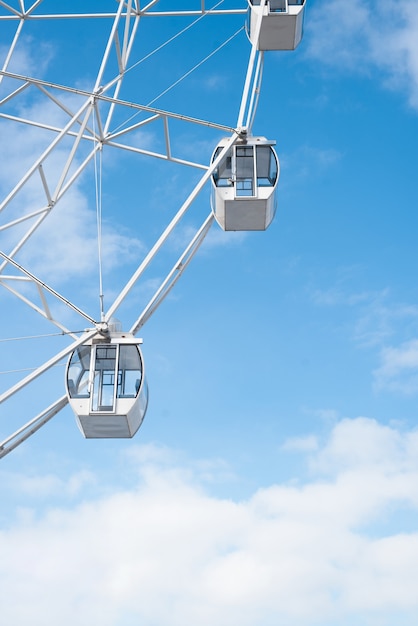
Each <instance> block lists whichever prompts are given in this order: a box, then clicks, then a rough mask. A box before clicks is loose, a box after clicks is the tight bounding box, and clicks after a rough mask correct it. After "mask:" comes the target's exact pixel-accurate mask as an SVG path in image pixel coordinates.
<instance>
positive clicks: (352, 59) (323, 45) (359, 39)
mask: <svg viewBox="0 0 418 626" xmlns="http://www.w3.org/2000/svg"><path fill="white" fill-rule="evenodd" d="M308 18H309V19H307V30H309V37H306V44H305V45H306V46H307V48H308V53H309V55H310V56H312V57H313V58H315V59H317V60H320V61H321V62H322V63H324V64H326V65H328V66H336V67H338V68H341V69H349V70H350V71H353V72H356V73H366V74H368V73H370V74H371V73H372V72H375V70H376V69H377V70H380V71H381V72H383V82H384V83H385V84H386V86H388V87H390V88H396V89H402V90H403V91H405V92H407V94H408V96H409V101H410V104H411V105H412V106H414V107H418V15H417V11H416V1H415V0H404V2H397V1H396V0H369V1H368V2H365V1H364V0H351V1H350V2H346V1H345V0H330V1H329V2H327V3H326V6H324V5H323V4H322V3H317V5H316V6H315V8H312V10H311V11H309V15H308Z"/></svg>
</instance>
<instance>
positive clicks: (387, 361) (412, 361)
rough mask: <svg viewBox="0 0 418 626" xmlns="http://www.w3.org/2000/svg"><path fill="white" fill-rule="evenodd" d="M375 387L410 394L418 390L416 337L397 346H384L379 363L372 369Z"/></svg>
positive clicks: (417, 346) (417, 341)
mask: <svg viewBox="0 0 418 626" xmlns="http://www.w3.org/2000/svg"><path fill="white" fill-rule="evenodd" d="M374 378H375V385H376V388H377V389H390V390H392V391H400V392H402V393H406V394H411V393H416V392H417V391H418V339H413V340H411V341H407V342H405V343H403V344H402V345H400V346H399V347H397V348H394V347H388V348H384V349H383V350H382V352H381V364H380V366H379V367H378V368H377V369H376V370H375V371H374Z"/></svg>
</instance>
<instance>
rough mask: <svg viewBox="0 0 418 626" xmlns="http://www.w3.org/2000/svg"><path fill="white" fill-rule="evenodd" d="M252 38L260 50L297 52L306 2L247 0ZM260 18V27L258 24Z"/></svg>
mask: <svg viewBox="0 0 418 626" xmlns="http://www.w3.org/2000/svg"><path fill="white" fill-rule="evenodd" d="M248 1H249V4H250V15H249V27H248V30H249V38H250V40H251V42H252V43H256V45H257V49H258V50H263V51H267V50H295V48H297V47H298V45H299V44H300V42H301V40H302V36H303V19H304V13H305V6H306V1H305V0H267V2H266V4H265V6H263V5H262V3H263V2H264V0H261V2H260V0H258V1H257V0H248ZM260 17H261V25H260V28H258V22H259V19H260Z"/></svg>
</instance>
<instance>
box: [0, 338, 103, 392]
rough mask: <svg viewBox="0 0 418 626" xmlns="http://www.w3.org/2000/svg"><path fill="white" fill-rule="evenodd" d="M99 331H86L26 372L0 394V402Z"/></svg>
mask: <svg viewBox="0 0 418 626" xmlns="http://www.w3.org/2000/svg"><path fill="white" fill-rule="evenodd" d="M99 332H100V331H99V330H97V328H94V329H92V330H88V331H86V332H85V334H84V335H83V336H82V337H81V338H80V339H77V341H74V342H73V343H72V344H70V345H69V346H67V347H66V348H64V350H61V352H59V353H58V354H56V355H55V356H54V357H52V359H49V361H46V362H45V363H44V364H43V365H41V366H40V367H38V368H37V369H36V370H34V371H33V372H31V373H30V374H28V376H26V377H25V378H23V379H22V380H20V381H19V382H18V383H16V384H15V385H13V387H10V388H9V389H8V390H7V391H5V392H4V393H3V394H1V395H0V404H1V403H2V402H4V401H5V400H7V399H8V398H10V397H11V396H13V395H14V394H15V393H16V392H18V391H20V389H23V387H25V386H26V385H28V384H29V383H31V382H32V381H33V380H35V379H36V378H38V376H40V375H41V374H43V373H44V372H46V371H47V370H49V369H50V368H51V367H53V366H54V365H56V364H57V363H59V362H60V361H61V360H62V359H64V358H65V357H66V356H68V355H69V354H70V352H73V350H75V349H76V348H78V346H82V345H83V344H84V343H85V342H86V341H88V340H89V339H91V338H92V337H94V336H95V335H97V334H98V333H99Z"/></svg>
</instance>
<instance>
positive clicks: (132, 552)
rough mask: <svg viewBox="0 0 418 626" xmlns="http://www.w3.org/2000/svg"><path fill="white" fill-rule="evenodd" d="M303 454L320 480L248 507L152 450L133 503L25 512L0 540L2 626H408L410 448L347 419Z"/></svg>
mask: <svg viewBox="0 0 418 626" xmlns="http://www.w3.org/2000/svg"><path fill="white" fill-rule="evenodd" d="M310 448H311V449H310V451H309V453H308V454H309V456H308V459H310V461H311V464H312V471H314V472H320V473H321V474H318V473H316V474H314V477H313V478H312V479H311V480H310V481H309V482H307V483H305V484H300V485H297V486H295V485H293V486H289V485H286V484H276V485H272V486H270V487H267V488H264V489H259V490H258V491H256V492H255V493H254V494H253V496H252V497H250V498H249V499H248V500H247V501H241V502H234V501H233V500H226V499H220V498H217V497H215V496H214V495H210V494H209V493H208V492H207V491H206V488H205V485H206V484H207V483H206V481H205V478H204V475H205V472H204V471H203V472H199V473H198V474H196V473H194V471H193V468H194V469H196V464H192V465H191V466H189V467H184V466H181V465H180V464H179V456H178V455H176V454H172V453H171V452H170V451H169V450H159V449H158V448H156V447H155V446H152V447H151V448H149V447H139V448H138V449H137V450H136V452H135V453H134V454H131V455H130V457H129V461H128V460H125V468H126V471H127V473H128V474H129V476H131V477H134V476H135V475H136V476H137V480H133V479H132V480H133V482H131V484H130V486H129V488H126V489H125V490H124V491H121V490H120V488H119V490H116V489H115V490H114V492H113V493H109V487H107V489H106V490H103V489H101V488H100V485H98V488H97V494H101V495H97V496H96V497H95V499H93V500H92V499H90V501H85V502H84V503H83V504H79V505H77V506H74V505H73V504H71V502H69V504H68V505H67V506H68V508H64V507H63V506H62V500H60V502H61V505H60V506H59V507H58V506H57V505H52V504H51V506H50V508H49V509H47V510H45V511H44V512H43V513H42V514H38V515H37V516H35V515H30V514H29V513H28V511H26V514H25V515H23V516H21V517H20V518H19V517H18V518H17V520H14V521H13V523H12V522H11V523H10V524H9V525H8V526H7V527H5V526H4V527H3V529H2V530H1V531H0V545H1V551H2V560H1V562H0V590H1V591H0V597H1V599H2V618H3V620H4V622H5V623H10V624H19V626H26V625H28V626H29V624H30V625H31V626H38V625H41V624H42V626H49V625H51V626H52V625H53V624H56V623H60V624H61V626H67V625H68V626H69V625H70V624H71V625H72V624H74V623H77V624H78V625H79V626H87V625H89V626H90V625H91V624H92V623H98V622H100V623H101V624H102V625H103V626H117V625H119V624H121V623H123V624H138V623H140V624H143V625H147V626H160V625H161V626H163V625H164V626H165V625H166V624H168V623H169V624H170V625H172V626H180V625H182V626H183V625H184V624H199V626H209V625H210V626H213V624H217V625H218V626H227V625H228V626H230V624H231V623H239V624H241V625H242V626H258V625H259V624H263V625H268V626H273V625H277V624H280V623H285V624H287V625H289V626H296V625H297V626H313V625H314V624H321V625H331V624H332V625H333V626H339V625H341V626H342V625H346V624H349V623H351V624H352V623H363V622H364V623H367V624H373V623H374V622H375V620H376V623H379V624H380V625H381V626H382V625H384V626H393V624H395V623H396V624H399V623H402V624H407V625H408V626H412V625H413V624H414V623H416V619H417V617H418V599H417V595H416V585H415V581H416V579H417V576H418V533H416V532H415V531H414V532H410V531H408V530H407V529H406V528H405V527H404V525H403V523H402V520H401V518H398V519H397V520H396V519H395V520H393V519H392V518H391V516H392V514H393V512H394V511H396V510H397V509H398V508H401V509H402V508H403V509H406V510H410V511H411V512H413V513H414V515H416V513H417V510H418V496H417V490H416V485H417V481H418V460H417V459H418V455H417V452H418V435H417V433H416V432H406V433H402V432H400V431H398V430H395V429H394V428H389V427H387V426H382V425H379V424H378V423H377V422H376V421H374V420H372V419H367V418H359V419H354V420H348V419H346V420H343V421H341V422H340V423H338V424H337V425H336V426H335V427H334V428H333V429H332V431H331V433H330V436H329V438H328V440H327V441H326V442H325V444H324V445H323V446H321V447H319V448H318V450H315V449H314V447H313V446H310ZM205 466H206V464H203V465H202V466H201V469H203V470H204V467H205ZM217 466H218V467H219V471H220V472H221V473H222V472H223V471H224V466H223V465H222V464H221V465H219V462H216V463H215V464H211V474H213V471H216V467H217ZM324 472H325V473H324ZM212 478H213V477H212V476H211V482H212ZM40 480H41V482H42V477H41V478H40ZM96 480H97V479H96ZM71 481H72V478H71V477H69V478H68V483H69V484H70V483H71ZM78 484H80V482H79V481H78ZM63 488H64V492H67V493H69V494H70V492H71V489H68V488H65V486H63ZM86 488H87V487H86ZM24 492H25V490H24ZM90 494H91V490H90V491H89V495H90ZM80 496H81V498H82V497H83V492H82V491H81V492H80ZM68 497H70V495H69V496H68ZM32 502H33V497H32ZM382 520H385V521H386V526H385V531H384V532H383V531H382V530H381V522H382ZM379 529H380V530H379ZM22 598H24V599H25V601H24V602H22ZM402 619H404V620H405V621H402Z"/></svg>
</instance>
